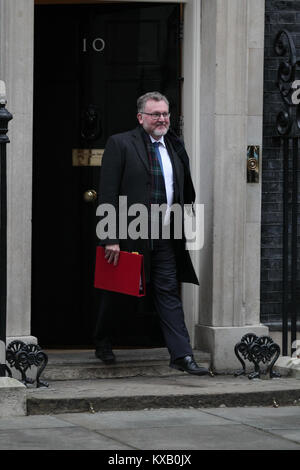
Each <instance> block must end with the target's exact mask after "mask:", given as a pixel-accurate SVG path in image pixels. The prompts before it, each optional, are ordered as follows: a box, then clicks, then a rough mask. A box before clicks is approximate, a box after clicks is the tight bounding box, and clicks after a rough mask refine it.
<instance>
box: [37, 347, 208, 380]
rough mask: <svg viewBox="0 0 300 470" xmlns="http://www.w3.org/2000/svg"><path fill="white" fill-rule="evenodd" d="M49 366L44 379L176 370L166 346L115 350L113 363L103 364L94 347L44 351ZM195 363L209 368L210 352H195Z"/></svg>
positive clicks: (87, 378)
mask: <svg viewBox="0 0 300 470" xmlns="http://www.w3.org/2000/svg"><path fill="white" fill-rule="evenodd" d="M45 352H46V353H47V354H48V365H47V367H46V368H45V370H44V372H43V373H42V377H41V378H42V379H43V380H46V381H59V380H92V379H110V378H124V377H137V376H145V377H146V376H154V377H155V376H169V375H176V374H178V373H179V372H178V371H176V370H174V369H171V368H170V367H169V361H170V359H169V354H168V351H167V350H166V349H165V348H153V349H119V350H114V352H115V355H116V358H117V360H116V363H115V364H112V365H105V364H103V362H102V361H100V360H99V359H97V358H96V357H95V354H94V350H91V349H87V350H47V351H45ZM194 357H195V359H196V361H197V363H198V364H199V365H201V366H204V367H210V354H209V353H205V352H202V351H197V350H195V351H194Z"/></svg>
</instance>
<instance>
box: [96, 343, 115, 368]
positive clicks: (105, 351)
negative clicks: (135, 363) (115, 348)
mask: <svg viewBox="0 0 300 470" xmlns="http://www.w3.org/2000/svg"><path fill="white" fill-rule="evenodd" d="M95 356H96V357H98V359H101V361H103V362H104V364H114V363H115V362H116V356H115V355H114V353H113V352H112V348H111V344H110V343H109V341H103V342H102V343H100V344H99V345H97V348H96V351H95Z"/></svg>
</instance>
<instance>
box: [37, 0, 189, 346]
mask: <svg viewBox="0 0 300 470" xmlns="http://www.w3.org/2000/svg"><path fill="white" fill-rule="evenodd" d="M179 29H180V6H179V5H178V4H157V3H133V4H132V3H131V4H124V3H122V4H115V3H114V4H91V5H84V4H79V5H78V4H76V5H75V4H74V5H70V4H68V5H36V7H35V44H34V48H35V57H34V139H33V142H34V161H33V244H32V276H33V277H32V334H34V335H36V336H37V337H38V338H39V343H40V344H42V345H43V346H48V347H51V346H80V345H81V346H87V345H91V344H92V337H93V328H94V324H95V318H96V312H97V308H98V305H99V301H100V296H101V291H97V290H96V289H94V287H93V276H94V261H95V247H96V242H97V240H96V231H95V227H96V223H97V220H96V201H95V199H93V197H94V196H95V193H94V192H93V191H97V188H98V181H99V176H100V171H101V166H100V165H101V154H102V151H103V149H104V147H105V142H106V140H107V138H108V137H109V136H110V135H111V134H113V133H116V132H122V131H126V130H129V129H131V128H134V127H135V126H136V124H137V121H136V99H137V97H138V96H140V95H141V94H143V93H145V92H147V91H153V90H158V91H161V92H162V93H164V94H166V95H167V96H168V98H169V100H170V103H171V106H170V110H171V114H172V125H173V127H174V128H175V130H176V125H177V124H178V122H179V107H180V34H179ZM128 310H130V311H128ZM147 312H148V313H147ZM118 313H119V314H120V315H121V316H122V320H123V321H122V328H121V327H120V335H118V338H116V342H117V343H118V344H119V345H120V346H141V347H143V346H151V345H152V346H159V345H162V338H161V336H160V330H159V328H158V322H157V318H156V316H155V315H154V314H153V312H152V307H151V305H150V303H149V301H148V299H146V300H145V299H144V300H142V301H141V302H137V305H136V308H134V309H132V307H130V308H129V309H128V308H127V309H126V307H125V306H124V311H123V312H118Z"/></svg>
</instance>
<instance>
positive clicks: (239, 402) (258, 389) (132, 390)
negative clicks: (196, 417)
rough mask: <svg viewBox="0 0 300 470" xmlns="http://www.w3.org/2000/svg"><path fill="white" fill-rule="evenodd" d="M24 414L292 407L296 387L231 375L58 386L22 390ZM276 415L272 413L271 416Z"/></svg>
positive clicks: (297, 398)
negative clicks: (25, 411) (226, 407)
mask: <svg viewBox="0 0 300 470" xmlns="http://www.w3.org/2000/svg"><path fill="white" fill-rule="evenodd" d="M26 393H27V414H28V415H42V414H61V413H79V412H87V413H94V412H99V411H121V410H124V411H125V410H142V409H149V408H151V409H153V408H189V407H195V408H207V407H212V408H215V407H219V406H222V407H224V406H228V407H241V406H270V407H272V406H273V407H275V408H276V407H278V406H283V405H296V406H297V405H298V406H299V403H300V381H299V380H297V379H294V378H289V377H282V378H274V379H270V380H259V379H253V380H249V379H248V377H247V376H239V377H234V376H233V375H215V376H213V377H211V376H203V377H197V376H191V375H189V374H186V373H178V374H177V375H170V376H156V377H149V376H147V377H145V376H139V377H127V378H110V379H100V380H96V379H93V380H65V381H63V380H58V381H53V382H50V383H49V387H48V388H46V387H42V388H35V387H28V388H27V389H26ZM275 412H276V411H275Z"/></svg>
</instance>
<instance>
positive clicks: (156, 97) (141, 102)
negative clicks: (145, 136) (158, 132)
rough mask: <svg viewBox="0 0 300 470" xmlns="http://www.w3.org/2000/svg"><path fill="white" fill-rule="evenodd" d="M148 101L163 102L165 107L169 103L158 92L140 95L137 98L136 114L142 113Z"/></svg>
mask: <svg viewBox="0 0 300 470" xmlns="http://www.w3.org/2000/svg"><path fill="white" fill-rule="evenodd" d="M149 100H153V101H165V103H167V105H168V106H169V101H168V99H167V98H166V97H165V96H164V95H162V94H161V93H159V92H158V91H150V92H149V93H146V94H145V95H142V96H140V97H139V98H138V100H137V112H138V113H142V112H143V111H144V109H145V106H146V103H147V101H149Z"/></svg>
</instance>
